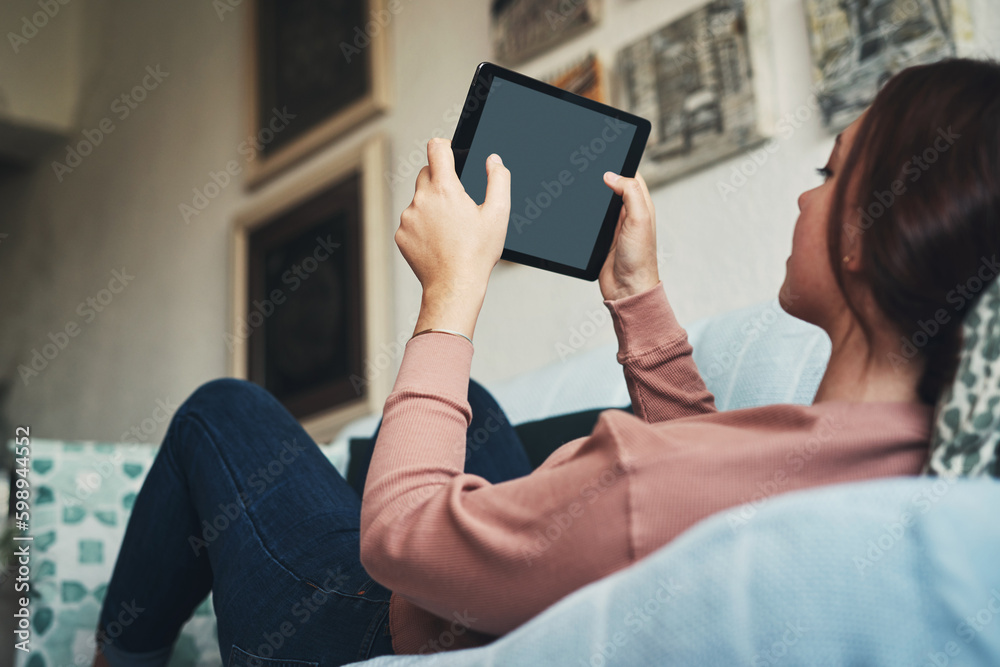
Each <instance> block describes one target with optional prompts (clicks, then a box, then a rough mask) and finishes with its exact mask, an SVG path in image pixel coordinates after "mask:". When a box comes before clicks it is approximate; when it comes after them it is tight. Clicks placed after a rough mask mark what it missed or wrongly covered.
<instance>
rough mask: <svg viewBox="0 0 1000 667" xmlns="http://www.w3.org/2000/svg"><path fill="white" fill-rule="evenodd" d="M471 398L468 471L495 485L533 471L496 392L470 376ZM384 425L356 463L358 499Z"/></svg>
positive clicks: (354, 481) (380, 426) (378, 427)
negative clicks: (377, 439)
mask: <svg viewBox="0 0 1000 667" xmlns="http://www.w3.org/2000/svg"><path fill="white" fill-rule="evenodd" d="M468 400H469V406H470V407H471V408H472V423H471V424H469V428H468V430H467V431H466V434H465V472H467V473H470V474H473V475H479V476H480V477H482V478H484V479H486V480H487V481H489V482H491V483H493V484H498V483H500V482H505V481H507V480H509V479H517V478H518V477H523V476H525V475H527V474H529V473H530V472H531V471H532V467H531V461H529V460H528V455H527V454H526V453H525V451H524V447H523V446H522V445H521V441H520V439H518V437H517V433H515V432H514V427H513V426H512V425H511V423H510V421H509V420H508V419H507V415H506V414H504V411H503V408H501V407H500V404H499V403H497V401H496V399H495V398H493V395H492V394H491V393H490V392H489V391H487V390H486V388H485V387H483V386H482V385H481V384H479V383H478V382H476V381H475V380H473V379H471V378H470V379H469V396H468ZM381 428H382V421H381V420H379V423H378V426H377V427H376V428H375V433H374V434H372V437H371V443H370V446H368V447H365V448H364V449H363V450H362V451H361V452H360V454H361V458H360V460H359V461H358V462H357V464H356V465H357V470H358V476H357V478H356V479H354V480H352V484H353V486H354V490H355V491H357V494H358V498H361V497H362V495H363V494H364V490H365V478H366V477H367V476H368V466H369V464H370V463H371V457H372V452H373V450H374V444H375V439H376V438H377V437H378V432H379V430H380V429H381Z"/></svg>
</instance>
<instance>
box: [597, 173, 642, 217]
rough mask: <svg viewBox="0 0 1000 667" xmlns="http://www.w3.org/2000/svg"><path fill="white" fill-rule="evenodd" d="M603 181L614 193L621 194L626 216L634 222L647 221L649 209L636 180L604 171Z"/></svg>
mask: <svg viewBox="0 0 1000 667" xmlns="http://www.w3.org/2000/svg"><path fill="white" fill-rule="evenodd" d="M604 182H605V183H607V185H608V187H610V188H611V189H612V191H614V193H615V194H616V195H620V196H621V198H622V201H623V202H624V203H625V211H626V213H627V217H628V218H631V219H632V220H633V221H635V222H648V221H649V220H650V210H649V208H648V206H647V204H646V198H645V197H644V196H643V194H642V186H641V185H640V184H639V181H638V180H636V179H634V178H625V177H624V176H619V175H618V174H615V173H614V172H610V171H608V172H605V173H604Z"/></svg>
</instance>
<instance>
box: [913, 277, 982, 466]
mask: <svg viewBox="0 0 1000 667" xmlns="http://www.w3.org/2000/svg"><path fill="white" fill-rule="evenodd" d="M962 339H963V342H962V355H961V359H960V361H959V365H958V371H957V372H956V373H955V381H954V382H953V383H952V384H951V386H950V387H949V388H948V389H947V390H946V391H945V393H944V394H943V395H942V396H941V400H940V401H939V402H938V405H937V407H936V411H935V419H934V434H933V435H932V437H931V455H930V460H929V461H928V464H927V472H930V473H931V474H937V475H945V474H957V475H967V476H970V477H976V476H983V475H992V476H993V477H1000V469H998V467H997V453H998V452H997V450H998V448H1000V364H997V361H998V359H1000V280H994V281H993V282H992V283H991V284H990V285H989V286H988V287H987V288H986V290H985V291H984V292H983V293H982V295H981V296H980V298H979V300H978V301H977V302H976V304H975V306H974V307H973V308H972V309H971V310H969V312H967V313H966V315H965V318H964V319H963V322H962Z"/></svg>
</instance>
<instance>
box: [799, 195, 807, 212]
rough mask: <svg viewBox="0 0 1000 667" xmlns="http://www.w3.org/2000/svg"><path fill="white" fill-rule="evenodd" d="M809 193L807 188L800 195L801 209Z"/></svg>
mask: <svg viewBox="0 0 1000 667" xmlns="http://www.w3.org/2000/svg"><path fill="white" fill-rule="evenodd" d="M808 194H809V190H805V191H803V192H802V194H800V195H799V199H798V202H799V211H801V210H802V209H803V208H804V207H805V205H806V196H807V195H808Z"/></svg>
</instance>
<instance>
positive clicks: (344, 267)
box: [246, 172, 364, 418]
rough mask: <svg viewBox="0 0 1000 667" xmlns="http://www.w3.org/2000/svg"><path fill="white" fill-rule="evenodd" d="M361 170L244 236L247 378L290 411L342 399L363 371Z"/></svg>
mask: <svg viewBox="0 0 1000 667" xmlns="http://www.w3.org/2000/svg"><path fill="white" fill-rule="evenodd" d="M360 245H361V174H360V173H358V172H353V173H351V174H347V175H346V176H345V178H344V179H343V180H341V181H339V182H338V183H336V184H335V185H333V186H332V187H331V188H329V189H328V190H325V191H324V192H321V193H319V194H318V195H316V196H315V197H313V198H312V199H309V200H306V201H304V202H302V203H301V204H299V205H298V206H296V207H295V208H293V209H291V210H289V211H287V212H286V213H284V214H282V215H280V216H278V217H276V218H275V219H273V220H271V221H270V222H268V223H267V224H265V225H262V226H260V227H258V228H257V229H255V230H254V231H253V232H251V233H250V234H249V237H248V238H247V269H248V270H247V279H248V281H249V282H248V283H247V298H248V303H247V305H246V309H247V312H248V314H253V313H257V315H258V317H257V318H255V319H258V320H259V321H260V325H259V326H258V327H257V330H256V331H254V334H253V335H252V336H251V337H250V340H249V344H250V345H249V349H248V350H247V352H248V357H247V363H248V366H247V377H248V378H249V379H250V380H251V381H252V382H256V383H257V384H259V385H261V386H262V387H264V388H265V389H267V390H268V391H269V392H271V393H272V394H273V395H274V396H275V397H277V398H278V400H279V401H281V403H282V404H283V405H284V406H285V407H286V408H288V410H289V411H290V412H291V413H292V414H293V415H294V416H295V417H299V418H302V417H307V416H309V415H311V414H314V413H316V412H318V411H319V410H321V409H324V408H327V407H331V406H336V405H342V404H344V403H347V402H349V401H351V400H353V399H354V398H355V397H356V396H357V394H356V393H355V391H354V389H353V388H352V387H351V376H359V375H360V374H361V373H363V372H364V368H363V360H362V357H361V338H362V336H363V335H364V332H363V331H362V327H363V325H364V320H363V318H362V317H361V299H362V295H361V267H360V256H361V252H360Z"/></svg>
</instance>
